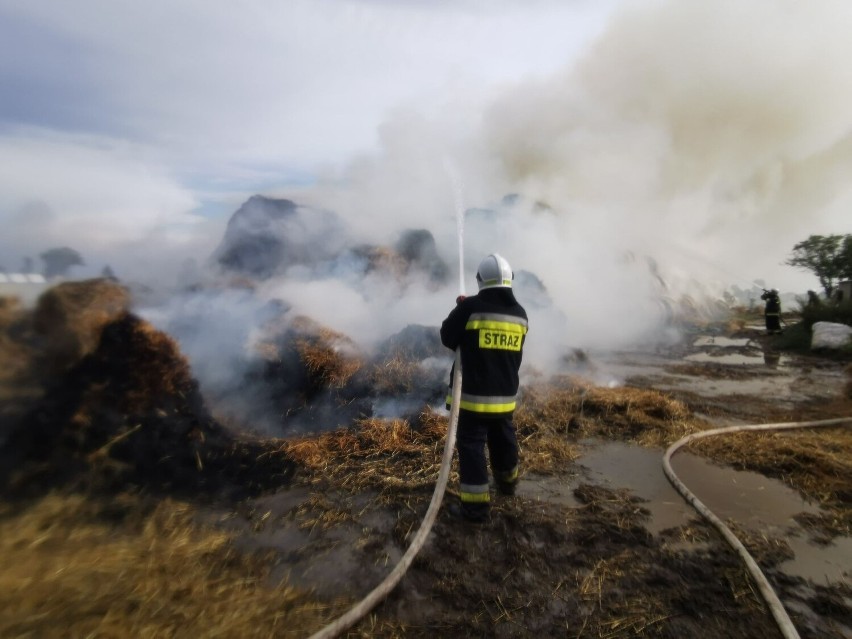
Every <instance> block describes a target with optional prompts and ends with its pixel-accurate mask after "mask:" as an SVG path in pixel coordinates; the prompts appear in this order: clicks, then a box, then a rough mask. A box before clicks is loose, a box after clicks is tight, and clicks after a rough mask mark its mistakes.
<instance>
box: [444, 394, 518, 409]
mask: <svg viewBox="0 0 852 639" xmlns="http://www.w3.org/2000/svg"><path fill="white" fill-rule="evenodd" d="M446 403H447V405H448V406H452V403H453V396H452V395H447V400H446ZM517 405H518V402H517V400H516V399H515V398H514V397H499V396H497V397H488V396H487V395H468V394H467V393H462V396H461V403H460V404H459V407H460V408H463V409H464V410H468V411H471V412H473V413H511V412H512V411H513V410H515V407H516V406H517Z"/></svg>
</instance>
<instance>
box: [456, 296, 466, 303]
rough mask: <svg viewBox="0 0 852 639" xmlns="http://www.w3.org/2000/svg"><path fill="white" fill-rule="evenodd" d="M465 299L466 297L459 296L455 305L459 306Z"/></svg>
mask: <svg viewBox="0 0 852 639" xmlns="http://www.w3.org/2000/svg"><path fill="white" fill-rule="evenodd" d="M466 299H467V297H466V296H464V295H459V296H458V297H457V298H456V304H461V303H462V302H464V301H465V300H466Z"/></svg>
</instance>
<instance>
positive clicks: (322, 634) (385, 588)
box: [310, 350, 462, 639]
mask: <svg viewBox="0 0 852 639" xmlns="http://www.w3.org/2000/svg"><path fill="white" fill-rule="evenodd" d="M461 382H462V370H461V351H460V350H456V360H455V374H454V375H453V403H452V406H451V407H450V421H449V426H448V427H447V441H446V443H445V444H444V457H443V459H442V461H441V469H440V471H438V482H437V484H435V492H434V493H432V501H431V502H429V508H428V509H427V510H426V515H425V516H424V517H423V521H422V522H421V524H420V528H418V529H417V532H416V533H415V535H414V538H413V539H412V540H411V544H410V545H409V546H408V550H406V551H405V554H404V555H403V556H402V559H400V560H399V563H398V564H397V565H396V566H395V567H394V569H393V570H392V571H391V572H390V573H389V574H388V576H387V577H385V579H384V581H382V583H380V584H379V585H378V586H376V587H375V588H373V590H371V591H370V592H369V594H367V596H366V597H364V598H363V599H362V600H361V601H360V602H358V603H357V604H356V605H354V606H353V607H352V608H350V609H349V611H348V612H346V613H345V614H344V615H342V616H340V617H338V618H337V619H336V620H334V621H333V622H331V623H330V624H328V625H327V626H325V627H324V628H322V629H321V630H319V631H318V632H315V633H314V634H313V635H311V637H310V639H332V638H333V637H337V636H338V635H339V634H341V633H342V632H343V631H345V630H347V629H348V628H351V627H352V626H353V625H355V624H356V623H358V622H359V621H360V620H361V619H362V618H363V617H364V616H366V615H367V613H368V612H370V611H371V610H372V609H373V608H374V607H375V606H376V605H377V604H378V603H379V602H381V601H382V600H383V599H384V598H385V597H387V596H388V594H390V592H391V591H392V590H393V589H394V588H395V587H396V585H397V584H398V583H399V581H400V580H401V579H402V577H403V576H404V575H405V573H406V572H407V571H408V567H409V566H410V565H411V562H412V561H414V557H415V556H417V553H418V552H420V549H421V548H422V547H423V544H424V543H425V541H426V538H427V537H428V536H429V532H430V531H431V530H432V525H433V524H434V523H435V518H436V517H437V515H438V509H439V508H440V507H441V500H442V499H443V498H444V491H445V490H446V488H447V479H449V476H450V465H451V463H452V461H453V449H454V448H455V444H456V427H457V426H458V422H459V404H461V401H460V400H461Z"/></svg>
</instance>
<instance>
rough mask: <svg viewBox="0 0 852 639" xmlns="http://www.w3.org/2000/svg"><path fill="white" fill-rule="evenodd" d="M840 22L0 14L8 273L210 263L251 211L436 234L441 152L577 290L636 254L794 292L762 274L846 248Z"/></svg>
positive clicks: (573, 13) (394, 9) (760, 5)
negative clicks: (70, 258)
mask: <svg viewBox="0 0 852 639" xmlns="http://www.w3.org/2000/svg"><path fill="white" fill-rule="evenodd" d="M850 15H852V13H850V8H849V4H848V3H846V2H841V1H840V0H815V2H813V3H808V6H807V7H802V6H800V4H799V3H796V2H793V1H792V0H754V1H753V2H749V3H741V2H735V1H733V0H720V2H718V3H707V2H702V1H701V0H682V1H680V2H677V1H674V0H608V1H604V2H600V1H592V0H575V1H568V2H566V1H564V0H525V1H522V0H489V1H486V0H457V1H449V0H447V1H440V0H439V1H425V0H424V1H414V0H412V1H407V2H390V1H380V0H372V1H371V0H288V1H287V2H279V1H273V0H258V1H255V2H245V3H235V2H225V1H211V0H151V1H149V2H145V3H139V2H129V1H116V0H75V2H67V3H66V2H58V1H57V0H51V1H46V0H0V95H2V96H3V99H2V101H0V224H2V225H3V228H4V233H3V235H2V239H0V256H2V259H0V264H17V263H19V261H20V258H21V256H23V255H37V254H38V252H41V251H43V250H45V249H46V248H49V247H50V246H55V245H58V244H69V245H71V246H74V247H77V248H78V249H79V250H81V252H83V253H84V255H89V256H92V258H91V261H92V262H93V263H97V264H100V262H103V261H115V260H120V259H127V260H129V262H128V267H130V266H134V267H140V266H143V267H144V266H145V265H146V264H147V263H148V262H150V258H149V256H148V254H147V248H146V247H149V246H150V245H151V243H152V242H156V243H157V245H158V246H161V247H162V246H171V247H175V248H177V249H180V251H182V252H183V253H197V254H199V255H203V254H205V251H209V250H210V249H211V248H212V246H214V245H215V243H216V242H217V241H218V239H219V237H221V225H222V223H223V221H224V219H225V218H226V217H227V215H229V214H230V213H231V212H233V211H234V210H235V209H236V208H237V207H238V206H239V204H240V203H241V202H242V201H244V200H245V199H246V198H247V197H248V196H249V195H251V194H253V193H256V192H264V193H268V194H279V195H289V194H291V193H292V194H295V195H297V196H304V197H305V199H306V201H312V202H316V203H318V204H322V205H326V206H330V207H333V208H335V210H339V211H340V212H341V213H342V214H344V215H345V216H349V217H351V218H353V219H358V220H363V221H364V226H365V227H369V228H389V227H390V226H391V225H392V224H396V223H397V221H398V222H399V223H400V224H404V223H410V224H418V225H423V226H427V227H429V226H430V223H428V222H424V221H423V220H424V219H425V218H429V217H430V216H434V214H433V213H432V212H433V211H436V210H440V209H441V208H442V207H444V208H450V211H449V212H448V215H451V208H452V197H451V194H450V193H449V190H450V189H448V188H447V185H446V182H447V180H446V175H440V173H441V171H440V170H438V169H437V168H436V167H439V166H440V165H441V162H440V159H441V157H442V156H443V155H446V154H447V153H448V152H449V153H450V154H451V155H453V157H454V158H456V160H457V162H458V164H459V166H460V172H461V174H462V181H463V183H464V186H465V189H466V192H465V196H466V197H467V198H468V200H469V203H470V204H471V205H477V206H479V205H486V204H487V203H488V201H489V198H490V199H495V198H499V196H500V195H502V194H503V193H505V192H509V191H522V192H524V193H527V194H529V195H530V197H533V198H537V199H544V200H546V201H548V202H549V203H550V204H551V205H552V206H554V208H555V209H556V210H559V211H560V212H562V213H564V215H563V216H562V218H561V220H560V223H559V224H558V225H557V226H558V227H559V228H558V229H557V230H556V231H554V232H556V233H557V237H558V238H559V239H560V244H559V247H560V249H559V250H560V251H561V250H565V251H569V252H570V251H572V250H574V252H575V253H578V254H581V255H583V256H584V258H585V259H586V260H587V261H590V260H591V259H592V256H591V255H585V254H584V252H583V250H582V249H583V247H575V246H574V245H573V242H574V241H576V238H577V236H578V235H580V234H581V235H582V237H583V238H584V246H589V245H592V246H598V247H599V250H598V253H601V252H603V253H604V254H606V255H607V256H612V259H611V260H609V261H608V262H607V263H606V264H605V266H604V267H603V268H597V265H596V266H595V268H591V267H590V268H589V271H590V272H594V273H597V274H600V273H601V272H609V271H610V270H612V271H613V272H615V268H614V267H613V268H612V269H611V268H610V267H611V266H612V264H613V263H618V259H620V258H619V257H618V256H623V255H624V254H625V252H629V251H636V252H639V253H643V252H647V253H648V254H652V255H654V257H655V259H658V260H659V261H660V262H661V263H662V264H664V265H669V269H670V270H671V271H672V273H675V272H678V273H680V276H681V277H683V278H684V279H689V278H690V277H693V276H695V277H699V276H702V277H703V274H698V273H696V271H697V270H698V269H702V268H704V267H703V266H701V265H706V266H707V269H708V273H707V277H711V276H712V277H714V278H718V277H722V276H723V273H724V272H725V271H729V272H730V273H731V274H732V277H734V274H735V276H736V279H738V280H739V281H740V282H742V281H743V280H744V279H745V280H749V279H752V278H758V277H760V278H769V279H773V278H774V279H775V280H780V279H781V278H789V280H790V282H791V283H792V282H799V281H802V280H797V279H796V278H794V277H793V274H792V273H791V272H790V271H789V269H788V268H787V269H786V270H785V268H786V267H784V268H781V267H780V266H779V264H780V262H781V261H783V259H784V258H785V257H786V256H787V254H788V253H789V249H790V248H791V247H792V244H793V243H794V242H795V241H798V240H799V239H804V237H806V236H807V235H808V234H809V233H811V232H814V233H828V232H849V231H850V228H849V226H850V225H849V222H848V220H849V219H850V218H849V215H848V213H845V211H848V208H849V206H852V196H850V192H849V187H848V186H846V183H847V182H848V180H847V179H846V178H843V177H842V176H847V175H848V174H849V169H850V168H852V167H851V166H850V157H852V153H850V143H849V139H850V138H849V136H850V134H851V133H850V131H852V95H850V91H852V89H850V87H852V75H851V74H850V71H849V70H848V69H849V65H848V63H847V62H846V60H848V59H849V54H850V53H852V51H850V45H849V40H850V39H849V38H848V34H849V33H850V32H852V20H850ZM448 149H449V151H448ZM430 172H431V173H434V175H427V174H429V173H430ZM439 191H440V193H439ZM427 205H428V206H427ZM439 218H440V219H439ZM432 224H433V226H434V227H435V228H438V227H439V226H440V225H442V224H443V225H445V226H446V224H445V220H444V219H443V217H441V216H440V215H438V216H437V217H435V219H434V221H433V223H432ZM844 225H845V226H844ZM613 229H615V230H617V231H618V233H616V234H613ZM662 229H665V232H664V233H660V231H661V230H662ZM563 232H564V233H565V235H564V236H559V235H558V234H559V233H563ZM604 243H606V244H607V245H611V246H610V250H605V251H604V250H603V249H602V248H600V247H602V245H603V244H604ZM528 244H534V242H532V241H530V242H529V243H528ZM539 252H540V251H539ZM516 253H517V254H518V255H522V256H524V258H526V257H527V255H528V254H529V261H530V262H531V263H533V264H535V263H536V259H537V255H536V251H534V250H531V249H530V247H529V246H523V247H521V246H518V247H517V249H516ZM596 255H597V254H596ZM163 261H164V262H165V260H163ZM542 268H544V265H542ZM679 269H680V270H679ZM579 270H582V269H579ZM578 286H579V283H578Z"/></svg>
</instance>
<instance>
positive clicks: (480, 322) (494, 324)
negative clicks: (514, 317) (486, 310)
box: [465, 319, 527, 335]
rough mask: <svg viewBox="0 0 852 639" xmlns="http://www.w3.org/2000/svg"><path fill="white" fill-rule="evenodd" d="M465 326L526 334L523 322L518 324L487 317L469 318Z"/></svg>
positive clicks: (470, 329) (471, 328)
mask: <svg viewBox="0 0 852 639" xmlns="http://www.w3.org/2000/svg"><path fill="white" fill-rule="evenodd" d="M465 328H466V329H467V330H469V331H472V330H477V329H480V328H487V329H491V330H497V331H505V332H507V333H520V334H521V335H526V333H527V327H526V326H524V325H523V324H518V323H516V322H501V321H499V320H487V319H477V320H475V319H472V320H469V321H468V323H467V324H465Z"/></svg>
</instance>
